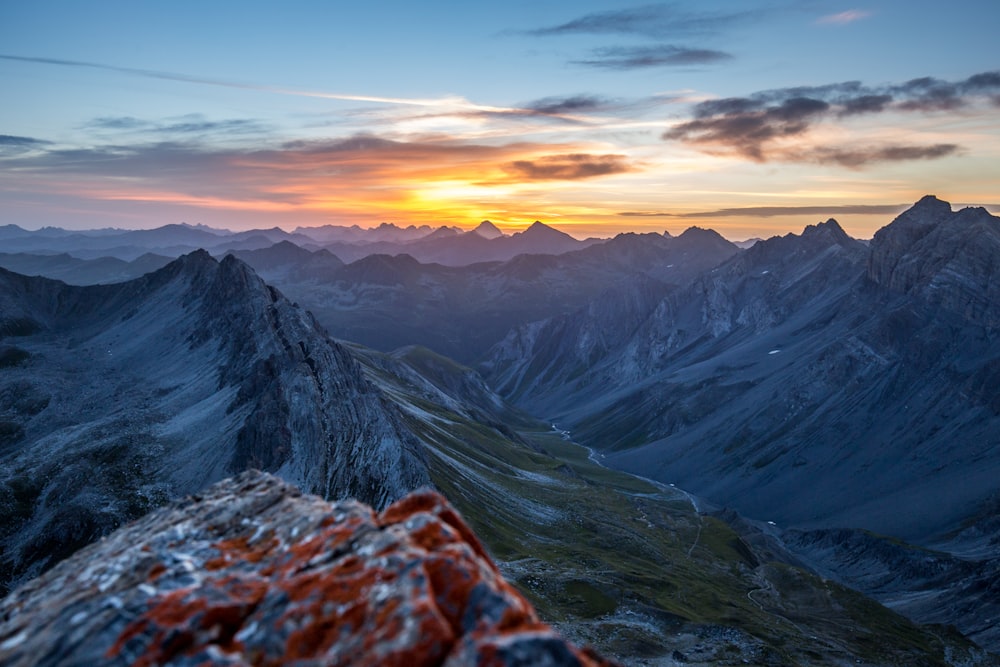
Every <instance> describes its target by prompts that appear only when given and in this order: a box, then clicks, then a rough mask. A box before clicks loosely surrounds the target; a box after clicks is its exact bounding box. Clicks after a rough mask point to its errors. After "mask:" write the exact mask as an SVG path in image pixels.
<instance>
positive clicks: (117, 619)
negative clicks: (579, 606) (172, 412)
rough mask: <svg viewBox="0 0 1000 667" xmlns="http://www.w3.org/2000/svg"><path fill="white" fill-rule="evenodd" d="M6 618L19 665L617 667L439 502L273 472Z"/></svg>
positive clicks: (30, 596) (43, 586)
mask: <svg viewBox="0 0 1000 667" xmlns="http://www.w3.org/2000/svg"><path fill="white" fill-rule="evenodd" d="M179 529H182V530H183V532H184V538H183V539H184V552H183V554H184V558H183V559H181V558H178V552H177V549H176V543H177V539H178V530H179ZM109 599H113V600H116V601H117V604H114V605H111V604H107V601H108V600H109ZM0 619H2V621H0V637H2V638H3V639H4V641H3V643H2V644H0V658H2V660H3V664H4V665H8V666H9V667H15V666H17V667H28V666H29V665H30V666H32V667H35V666H42V665H46V666H53V667H54V666H56V665H70V664H77V665H83V664H88V665H96V664H103V665H135V664H188V663H192V664H193V663H195V662H197V663H199V664H213V665H221V664H234V663H235V662H239V663H241V664H250V663H253V664H269V665H270V664H287V663H288V662H289V661H290V660H296V661H298V662H299V663H303V664H341V665H346V664H357V665H361V664H370V665H375V664H400V665H402V664H409V665H440V664H449V665H474V664H487V662H488V663H489V664H496V665H528V664H530V665H553V666H558V665H565V666H567V667H570V666H576V667H602V666H605V667H613V663H611V662H610V661H607V660H605V659H603V658H601V657H600V656H598V655H597V654H596V653H595V652H593V651H590V650H586V651H585V650H581V649H578V648H577V647H575V646H572V645H571V644H569V643H567V642H566V641H565V640H563V639H562V638H561V637H559V636H558V635H557V634H556V633H555V632H554V631H553V630H552V629H551V628H550V627H548V626H546V625H545V624H543V623H542V622H541V621H540V620H539V618H538V615H537V614H536V613H535V610H534V609H533V608H532V606H531V603H530V602H528V601H527V600H526V599H525V598H524V597H523V596H522V595H521V594H519V593H518V592H517V591H516V590H515V589H514V588H513V587H511V586H510V584H508V583H507V582H506V581H504V579H503V577H502V576H500V574H499V572H498V571H497V569H496V566H495V565H494V564H493V563H492V562H491V561H490V558H489V556H488V555H487V554H486V552H485V551H484V549H483V547H482V545H481V544H480V543H479V541H478V540H477V539H476V537H475V535H474V534H473V533H472V532H471V531H470V530H469V527H468V526H467V525H466V524H465V523H464V522H463V521H462V519H461V517H459V516H458V514H457V513H456V512H455V510H454V509H453V508H452V507H451V506H450V505H449V504H448V503H447V501H446V500H444V498H442V497H440V496H439V495H436V494H433V493H430V492H425V493H422V494H413V495H410V496H407V497H406V498H405V499H403V500H401V501H400V502H398V503H396V504H394V505H393V506H391V507H389V508H388V509H386V510H385V511H384V512H382V513H381V514H376V513H375V512H373V511H372V509H371V508H370V507H367V506H365V505H362V504H361V503H359V502H357V501H346V502H340V503H335V504H332V505H331V504H330V503H326V502H324V501H322V500H321V499H320V498H317V497H310V496H303V495H302V494H301V492H300V491H299V490H298V489H296V488H294V487H291V486H288V485H287V484H284V483H283V482H281V481H280V480H278V479H277V478H275V477H271V476H269V475H264V474H261V473H259V472H252V473H245V474H243V475H241V476H240V477H238V478H235V479H231V480H226V481H225V482H222V483H220V484H217V485H215V486H213V487H212V488H210V489H208V490H207V491H205V492H204V493H203V494H201V495H199V496H198V497H196V498H188V499H186V500H185V501H182V502H179V503H176V504H174V505H172V506H169V507H167V508H164V509H162V510H159V511H157V512H154V513H152V514H151V515H149V516H147V517H146V518H144V519H143V520H141V521H139V522H138V523H136V524H133V525H131V526H128V527H127V528H122V529H121V530H119V531H117V532H115V533H114V534H113V535H111V536H110V537H109V538H108V539H106V540H103V541H101V542H99V543H98V544H95V545H93V546H92V547H90V548H88V549H84V550H83V551H81V552H80V553H78V554H77V555H75V556H74V557H73V558H71V559H70V560H69V561H66V562H64V563H62V564H61V565H60V566H59V567H57V568H56V569H54V570H53V571H51V572H49V573H47V574H46V575H44V576H43V577H41V578H39V579H38V580H36V581H34V582H32V583H31V584H29V585H28V586H25V587H24V588H22V589H20V590H18V591H17V592H16V593H15V594H14V595H13V596H11V597H10V598H8V599H7V600H6V601H5V602H2V603H0ZM177 637H183V638H184V639H182V640H177V639H176V638H177ZM54 647H58V650H53V649H54ZM222 655H224V656H225V658H222V657H221V656H222Z"/></svg>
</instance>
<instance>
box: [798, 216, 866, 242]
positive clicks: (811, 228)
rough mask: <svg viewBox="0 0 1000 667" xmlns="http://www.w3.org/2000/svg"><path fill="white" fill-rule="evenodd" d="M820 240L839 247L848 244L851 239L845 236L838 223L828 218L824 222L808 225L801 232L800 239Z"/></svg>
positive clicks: (845, 233)
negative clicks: (822, 238)
mask: <svg viewBox="0 0 1000 667" xmlns="http://www.w3.org/2000/svg"><path fill="white" fill-rule="evenodd" d="M812 237H816V238H820V237H825V238H828V239H829V240H831V241H834V242H835V243H839V244H841V245H843V244H845V243H850V242H851V241H852V240H853V239H851V237H850V236H848V235H847V232H845V231H844V228H843V227H841V226H840V223H839V222H837V221H836V220H834V219H833V218H830V219H829V220H827V221H826V222H820V223H818V224H815V225H808V226H807V227H806V228H805V229H803V230H802V238H812Z"/></svg>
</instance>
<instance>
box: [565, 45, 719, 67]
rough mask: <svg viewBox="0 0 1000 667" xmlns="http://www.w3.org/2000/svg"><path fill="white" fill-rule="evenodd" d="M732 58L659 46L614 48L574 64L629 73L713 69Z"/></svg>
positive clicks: (706, 51)
mask: <svg viewBox="0 0 1000 667" xmlns="http://www.w3.org/2000/svg"><path fill="white" fill-rule="evenodd" d="M732 58H733V56H732V55H730V54H728V53H725V52H723V51H713V50H711V49H692V48H687V47H682V46H673V45H670V44H663V45H658V46H610V47H606V48H601V49H595V50H594V51H593V57H592V58H590V59H588V60H575V61H572V62H573V64H574V65H586V66H588V67H602V68H605V69H616V70H628V69H642V68H646V67H683V66H688V65H712V64H715V63H719V62H723V61H726V60H732Z"/></svg>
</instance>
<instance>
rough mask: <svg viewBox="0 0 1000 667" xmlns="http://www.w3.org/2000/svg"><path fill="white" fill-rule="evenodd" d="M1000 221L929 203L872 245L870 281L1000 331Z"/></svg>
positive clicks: (925, 200)
mask: <svg viewBox="0 0 1000 667" xmlns="http://www.w3.org/2000/svg"><path fill="white" fill-rule="evenodd" d="M998 272H1000V220H998V219H997V218H995V217H993V216H992V215H990V214H989V212H988V211H987V210H986V209H984V208H965V209H962V210H960V211H957V212H954V213H953V212H952V210H951V205H950V204H948V202H944V201H941V200H940V199H937V198H935V197H933V196H930V195H928V196H927V197H924V198H923V199H921V200H920V201H919V202H917V204H916V205H914V206H913V207H912V208H910V209H909V210H908V211H906V212H905V213H903V214H902V215H900V216H899V217H898V218H896V220H894V221H893V222H892V224H891V225H888V226H887V227H884V228H882V229H880V230H879V231H878V233H876V234H875V237H874V238H873V239H872V243H871V257H870V259H869V262H868V278H869V279H870V280H871V281H873V282H875V283H877V284H878V285H880V286H882V287H884V288H887V289H889V290H892V291H894V292H901V293H904V294H908V295H911V296H916V297H919V298H921V299H922V300H924V301H926V302H927V303H929V304H932V305H934V306H938V307H940V308H943V309H945V310H949V311H951V312H954V313H957V314H959V315H961V316H962V317H964V318H965V319H967V320H968V321H969V322H971V323H973V324H978V325H982V326H987V327H992V328H997V327H1000V282H998V281H997V280H996V276H997V274H998Z"/></svg>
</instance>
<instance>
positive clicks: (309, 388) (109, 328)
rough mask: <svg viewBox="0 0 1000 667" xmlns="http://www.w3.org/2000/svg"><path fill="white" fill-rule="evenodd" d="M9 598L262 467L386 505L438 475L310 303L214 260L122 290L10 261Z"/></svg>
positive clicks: (4, 496) (1, 292)
mask: <svg viewBox="0 0 1000 667" xmlns="http://www.w3.org/2000/svg"><path fill="white" fill-rule="evenodd" d="M0 344H2V345H3V346H7V347H9V348H10V350H11V351H10V352H9V353H6V354H4V355H3V358H7V359H9V360H10V363H8V364H5V366H4V368H2V369H0V591H2V590H3V586H4V585H5V584H7V583H8V582H9V581H11V580H17V579H22V580H23V579H24V578H28V577H31V576H34V575H37V574H38V573H39V572H40V571H41V569H43V568H44V567H47V566H48V565H51V564H52V563H53V562H55V561H57V560H59V559H60V558H63V557H65V556H67V555H69V554H70V553H72V552H73V551H75V550H76V549H78V548H79V547H81V546H83V545H84V544H87V543H89V542H91V541H92V540H94V539H96V538H97V537H99V536H100V535H102V534H106V533H108V532H110V531H111V530H113V529H114V528H116V527H117V526H118V525H121V524H122V523H124V522H126V521H128V520H131V519H134V518H136V517H138V516H140V515H142V514H143V513H145V512H146V511H148V510H149V509H151V508H153V507H156V506H158V505H160V504H162V503H163V502H165V501H166V500H167V499H168V498H170V497H176V496H179V495H183V494H187V493H193V492H196V491H198V490H200V489H202V488H204V487H205V486H207V485H209V484H211V483H214V482H216V481H219V480H221V479H223V478H225V477H227V476H230V475H232V474H234V473H237V472H240V471H243V470H246V469H248V468H260V469H264V470H267V471H270V472H274V473H276V474H278V475H280V476H281V477H282V478H284V479H286V480H288V481H291V482H293V483H295V484H297V485H299V486H300V487H301V488H303V489H305V490H307V491H308V492H312V493H318V494H320V495H323V496H325V497H327V498H342V497H356V498H360V499H362V500H363V501H365V502H369V503H371V504H373V505H375V506H377V507H384V506H386V505H388V504H389V503H390V502H392V501H393V500H395V499H397V498H399V497H401V496H402V495H404V494H405V493H407V492H408V491H411V490H413V489H415V488H417V487H419V486H422V485H424V484H427V483H428V482H429V477H428V475H427V471H426V467H425V464H424V455H423V450H422V447H421V445H420V443H419V442H418V441H417V440H416V438H415V437H414V436H413V435H412V434H411V433H410V432H409V431H408V430H406V429H405V428H404V427H403V426H402V425H401V423H400V420H399V417H398V413H397V411H396V410H395V408H394V407H393V406H392V405H391V404H390V403H389V401H387V400H386V399H385V397H384V396H383V395H382V393H381V392H380V391H379V390H378V389H377V388H375V387H374V386H373V385H372V384H371V383H369V382H368V381H367V380H366V379H365V377H364V375H363V374H362V372H361V370H360V368H359V367H358V364H357V363H356V362H355V360H354V358H353V357H352V356H351V353H350V352H349V351H348V350H347V349H346V348H344V347H343V346H341V345H339V344H337V343H335V342H333V341H331V340H330V339H329V338H328V337H327V336H326V335H325V334H324V332H323V330H322V329H321V328H320V327H319V326H318V325H317V324H316V322H315V321H314V320H313V319H312V316H311V315H309V313H307V312H305V311H303V310H301V309H299V308H298V307H296V306H294V305H293V304H292V303H290V302H289V301H288V300H286V299H285V298H284V297H283V296H282V295H281V294H280V293H278V292H277V291H276V290H274V289H273V288H270V287H268V286H267V285H265V284H264V282H263V281H262V280H261V279H260V278H258V277H257V276H256V275H255V274H254V273H253V271H252V270H251V269H250V268H249V267H247V266H246V265H245V264H243V263H242V262H240V261H238V260H237V259H235V258H232V257H228V258H226V259H224V260H223V261H222V262H217V261H216V260H214V259H212V258H211V257H210V256H209V255H208V254H207V253H205V252H196V253H192V254H190V255H185V256H184V257H181V258H180V259H178V260H176V261H175V262H172V263H171V264H169V265H168V266H166V267H164V268H163V269H161V270H159V271H156V272H154V273H151V274H149V275H147V276H144V277H143V278H140V279H138V280H134V281H130V282H127V283H121V284H117V285H103V286H102V285H97V286H90V287H73V286H69V285H66V284H64V283H61V282H58V281H52V280H46V279H43V278H29V277H26V276H20V275H17V274H12V273H9V272H5V271H2V270H0Z"/></svg>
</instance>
